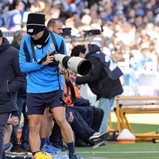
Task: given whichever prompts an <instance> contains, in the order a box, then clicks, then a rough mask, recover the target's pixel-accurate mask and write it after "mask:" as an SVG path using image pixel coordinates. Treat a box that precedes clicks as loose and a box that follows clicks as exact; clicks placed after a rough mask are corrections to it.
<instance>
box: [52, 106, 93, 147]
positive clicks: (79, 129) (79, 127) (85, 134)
mask: <svg viewBox="0 0 159 159" xmlns="http://www.w3.org/2000/svg"><path fill="white" fill-rule="evenodd" d="M80 108H81V109H80ZM80 108H78V109H75V107H67V109H66V116H67V117H68V116H69V113H70V112H72V113H73V116H74V120H73V122H72V123H70V125H71V127H72V130H73V131H74V133H75V136H76V137H78V138H81V139H82V140H83V141H85V142H88V139H89V137H90V136H91V135H93V134H94V133H95V131H94V130H93V129H92V128H91V127H90V126H89V125H88V123H87V122H86V121H85V119H84V118H83V116H84V114H85V113H81V112H82V110H83V109H82V107H80ZM79 110H80V111H79ZM82 115H83V116H82ZM84 117H85V116H84ZM61 140H62V135H61V132H60V128H59V126H58V125H57V124H56V123H55V124H54V127H53V130H52V133H51V136H50V141H51V142H52V143H53V144H55V145H56V143H57V142H61Z"/></svg>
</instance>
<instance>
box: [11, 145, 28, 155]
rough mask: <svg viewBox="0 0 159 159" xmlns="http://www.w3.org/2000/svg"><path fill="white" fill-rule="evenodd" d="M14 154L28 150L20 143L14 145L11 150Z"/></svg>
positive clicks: (24, 152) (25, 152)
mask: <svg viewBox="0 0 159 159" xmlns="http://www.w3.org/2000/svg"><path fill="white" fill-rule="evenodd" d="M10 152H11V153H12V154H27V153H28V151H26V150H24V149H23V148H22V147H21V146H20V145H16V146H13V147H12V148H11V150H10Z"/></svg>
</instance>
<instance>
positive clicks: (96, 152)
mask: <svg viewBox="0 0 159 159" xmlns="http://www.w3.org/2000/svg"><path fill="white" fill-rule="evenodd" d="M78 153H80V154H90V153H91V154H102V153H103V154H114V153H115V154H118V153H120V154H127V153H128V154H130V153H132V154H138V153H143V154H144V153H159V151H127V152H124V151H123V152H122V151H119V152H113V151H112V152H109V151H108V152H105V151H100V152H99V151H93V152H90V151H89V152H78Z"/></svg>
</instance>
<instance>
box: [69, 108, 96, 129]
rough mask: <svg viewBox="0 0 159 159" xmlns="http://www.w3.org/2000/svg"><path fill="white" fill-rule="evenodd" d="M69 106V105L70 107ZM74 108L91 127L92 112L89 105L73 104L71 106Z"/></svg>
mask: <svg viewBox="0 0 159 159" xmlns="http://www.w3.org/2000/svg"><path fill="white" fill-rule="evenodd" d="M70 108H71V107H70ZM72 108H73V109H74V110H76V111H77V112H79V113H80V115H81V116H82V117H83V119H84V120H85V122H86V123H87V124H88V125H89V126H90V127H92V124H93V118H94V112H93V109H92V108H91V107H90V106H74V107H72Z"/></svg>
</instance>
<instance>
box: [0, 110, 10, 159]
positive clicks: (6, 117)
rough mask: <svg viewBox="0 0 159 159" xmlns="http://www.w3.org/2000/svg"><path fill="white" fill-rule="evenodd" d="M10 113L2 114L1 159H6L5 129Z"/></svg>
mask: <svg viewBox="0 0 159 159" xmlns="http://www.w3.org/2000/svg"><path fill="white" fill-rule="evenodd" d="M9 114H10V113H0V159H5V155H4V152H3V142H4V127H5V124H6V123H7V120H8V118H9Z"/></svg>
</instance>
